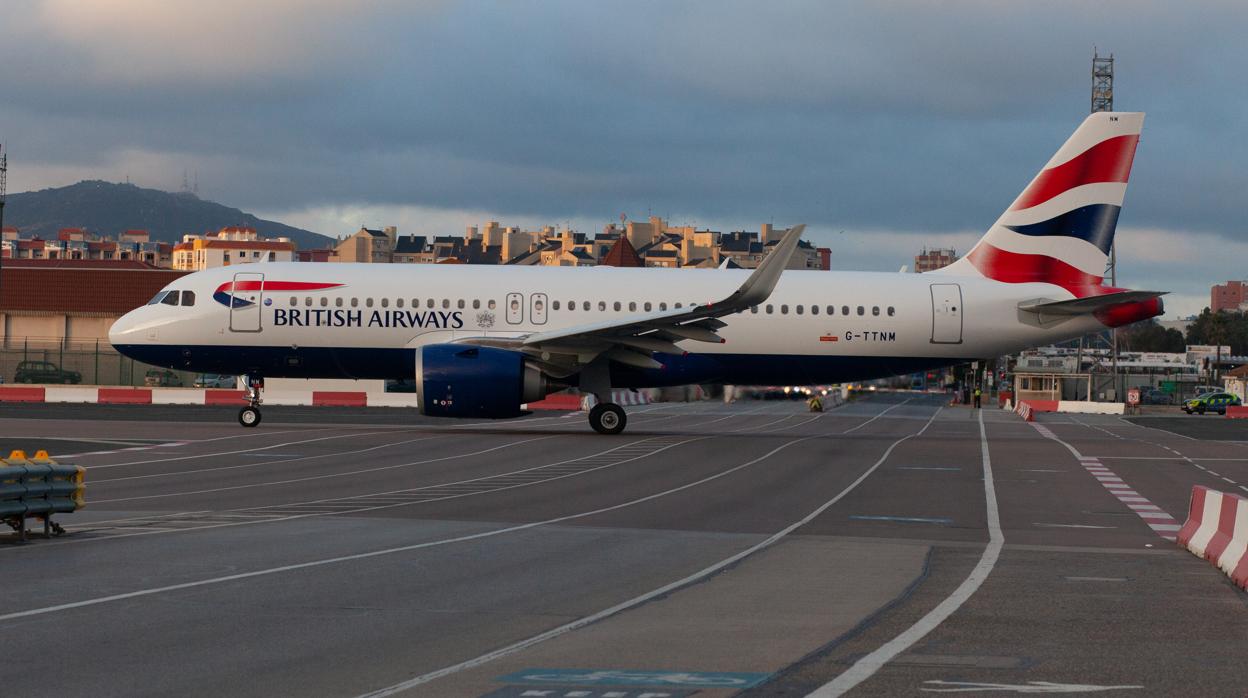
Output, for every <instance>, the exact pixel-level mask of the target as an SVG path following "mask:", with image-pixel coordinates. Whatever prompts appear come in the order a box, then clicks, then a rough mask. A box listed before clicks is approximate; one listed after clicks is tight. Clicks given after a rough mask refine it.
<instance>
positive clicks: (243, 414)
mask: <svg viewBox="0 0 1248 698" xmlns="http://www.w3.org/2000/svg"><path fill="white" fill-rule="evenodd" d="M238 423H239V424H242V425H243V426H245V427H254V426H256V425H257V424H259V423H260V410H259V409H257V408H255V407H244V408H243V409H241V410H239V411H238Z"/></svg>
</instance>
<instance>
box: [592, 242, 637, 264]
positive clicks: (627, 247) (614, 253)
mask: <svg viewBox="0 0 1248 698" xmlns="http://www.w3.org/2000/svg"><path fill="white" fill-rule="evenodd" d="M601 264H603V265H604V266H608V267H643V266H645V265H644V264H642V262H641V257H639V256H637V249H636V248H635V247H633V243H631V242H629V241H628V238H626V237H621V238H620V239H619V240H616V241H615V244H614V245H612V246H611V249H610V250H607V253H606V254H605V255H603V256H602V262H601Z"/></svg>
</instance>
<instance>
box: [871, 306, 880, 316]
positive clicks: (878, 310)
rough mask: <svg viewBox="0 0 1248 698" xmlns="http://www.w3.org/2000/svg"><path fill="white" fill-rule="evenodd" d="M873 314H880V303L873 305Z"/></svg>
mask: <svg viewBox="0 0 1248 698" xmlns="http://www.w3.org/2000/svg"><path fill="white" fill-rule="evenodd" d="M871 314H872V315H879V314H880V306H878V305H873V306H871Z"/></svg>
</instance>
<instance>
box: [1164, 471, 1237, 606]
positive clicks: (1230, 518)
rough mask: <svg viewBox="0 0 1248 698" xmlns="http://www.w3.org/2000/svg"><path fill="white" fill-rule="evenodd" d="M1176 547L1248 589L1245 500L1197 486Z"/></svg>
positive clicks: (1193, 489) (1193, 491) (1193, 488)
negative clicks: (1205, 562) (1206, 561)
mask: <svg viewBox="0 0 1248 698" xmlns="http://www.w3.org/2000/svg"><path fill="white" fill-rule="evenodd" d="M1178 543H1179V545H1181V546H1183V547H1184V548H1187V549H1188V550H1189V551H1191V553H1192V554H1193V555H1195V556H1197V557H1201V558H1204V559H1206V560H1208V561H1209V562H1212V563H1213V564H1215V565H1217V567H1218V569H1220V570H1222V571H1223V572H1224V573H1226V575H1227V576H1229V577H1230V578H1231V581H1233V582H1235V584H1237V585H1238V586H1240V587H1241V588H1243V589H1248V499H1245V498H1243V497H1240V496H1239V495H1235V494H1228V493H1226V492H1219V491H1217V490H1211V489H1209V488H1208V487H1202V486H1200V485H1196V486H1194V487H1192V499H1191V503H1190V504H1189V506H1188V514H1187V521H1186V522H1185V523H1184V524H1183V527H1182V528H1181V529H1179V536H1178Z"/></svg>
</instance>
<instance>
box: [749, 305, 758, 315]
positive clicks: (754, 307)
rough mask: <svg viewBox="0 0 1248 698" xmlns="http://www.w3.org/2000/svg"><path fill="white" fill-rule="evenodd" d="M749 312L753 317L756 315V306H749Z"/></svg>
mask: <svg viewBox="0 0 1248 698" xmlns="http://www.w3.org/2000/svg"><path fill="white" fill-rule="evenodd" d="M750 312H751V313H754V314H755V315H758V306H757V305H751V306H750Z"/></svg>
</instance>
